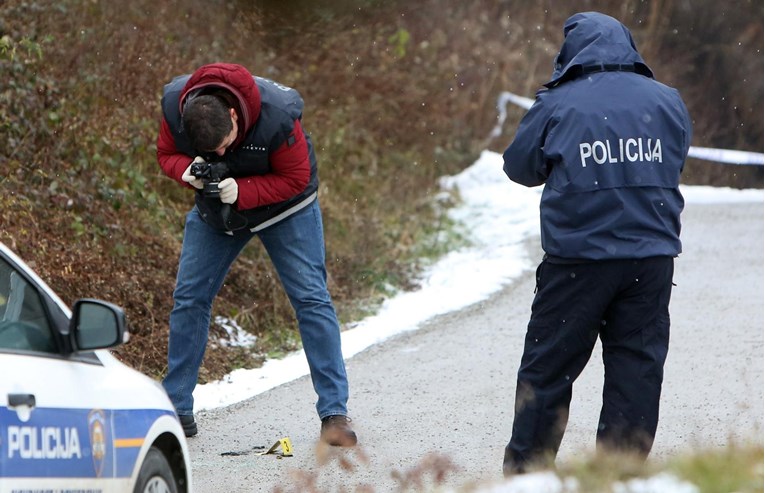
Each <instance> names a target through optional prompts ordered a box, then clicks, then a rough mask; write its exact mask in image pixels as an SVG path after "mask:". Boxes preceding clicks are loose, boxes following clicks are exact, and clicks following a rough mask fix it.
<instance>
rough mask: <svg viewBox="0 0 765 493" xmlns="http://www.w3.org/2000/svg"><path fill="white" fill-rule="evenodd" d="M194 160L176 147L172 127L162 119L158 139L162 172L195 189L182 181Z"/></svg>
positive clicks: (158, 158)
mask: <svg viewBox="0 0 765 493" xmlns="http://www.w3.org/2000/svg"><path fill="white" fill-rule="evenodd" d="M193 160H194V158H193V157H192V156H189V155H187V154H184V153H182V152H180V151H178V149H176V147H175V140H174V139H173V134H172V132H171V131H170V126H169V125H168V124H167V120H165V119H164V118H162V124H161V126H160V129H159V136H158V137H157V161H159V166H160V167H161V168H162V171H163V172H164V173H165V174H166V175H167V176H169V177H170V178H172V179H174V180H175V181H177V182H178V183H180V184H181V185H183V186H185V187H188V188H193V187H192V186H191V185H189V184H188V183H186V182H185V181H183V180H181V176H183V172H184V171H186V168H188V167H189V164H191V162H192V161H193Z"/></svg>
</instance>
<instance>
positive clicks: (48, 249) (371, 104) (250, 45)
mask: <svg viewBox="0 0 765 493" xmlns="http://www.w3.org/2000/svg"><path fill="white" fill-rule="evenodd" d="M582 3H583V4H584V5H586V8H587V9H592V10H601V11H603V12H605V13H608V14H611V15H614V16H616V17H618V18H620V19H621V20H623V21H624V22H625V23H626V24H627V25H628V26H629V27H630V28H631V29H632V32H633V35H634V36H635V39H636V42H637V45H638V47H639V49H640V51H641V54H642V55H643V57H644V58H645V59H646V61H647V62H648V64H649V65H650V66H651V67H652V69H653V70H654V72H655V73H656V75H657V78H658V79H659V80H661V81H663V82H665V83H667V84H669V85H673V86H675V87H677V88H678V89H679V90H680V91H681V93H682V94H683V96H684V98H685V99H686V102H687V103H688V106H689V110H690V112H691V115H692V116H693V118H694V139H693V144H694V145H698V146H708V147H721V148H734V149H742V150H752V151H762V148H763V114H762V108H763V53H762V49H763V30H762V29H763V6H762V3H761V2H754V1H737V2H735V8H732V7H730V6H725V7H722V6H720V4H719V2H714V1H711V0H691V1H687V2H663V1H661V0H654V1H638V0H630V1H623V2H622V1H620V2H616V1H595V0H592V1H587V2H582ZM284 5H285V4H284V3H283V2H278V1H276V0H273V1H255V2H246V1H241V0H240V1H230V2H227V1H214V2H209V1H204V2H203V1H201V0H187V1H178V0H170V1H166V2H153V1H149V0H135V1H131V2H127V3H125V2H117V1H113V0H107V1H101V2H93V1H88V0H62V1H52V0H47V1H46V0H41V1H27V0H6V1H4V2H3V3H2V5H1V6H0V73H2V74H3V77H2V82H0V123H1V126H2V133H0V168H2V169H3V173H2V175H1V176H2V178H0V192H1V194H0V207H1V208H2V211H3V213H2V214H0V241H3V242H4V243H6V244H8V245H9V246H10V247H11V248H13V249H14V250H15V251H16V252H17V253H19V254H20V255H21V256H22V257H23V258H24V259H26V260H27V261H29V262H30V263H31V264H32V265H33V267H34V268H35V269H37V270H38V272H39V273H40V274H41V276H42V277H43V278H44V279H45V280H46V281H47V282H48V283H49V284H50V285H51V286H52V287H53V288H54V289H55V290H56V291H57V292H58V293H59V294H61V295H62V297H63V299H64V300H65V301H66V302H67V303H71V302H73V301H74V300H75V299H76V298H78V297H90V296H93V297H99V298H104V299H107V300H109V301H112V302H114V303H117V304H119V305H121V306H123V307H124V308H125V309H126V312H127V315H128V319H129V320H130V325H131V330H132V332H133V338H132V339H131V342H130V343H129V344H127V345H126V346H125V347H124V348H122V349H121V350H120V351H119V353H118V356H119V357H120V358H121V359H123V360H124V361H126V362H127V363H129V364H131V365H132V366H134V367H136V368H138V369H140V370H142V371H144V372H146V373H148V374H150V375H153V376H155V377H157V378H159V377H161V376H162V373H163V371H164V365H165V352H166V347H167V340H166V339H167V318H168V315H169V312H170V309H171V307H172V290H173V286H174V279H175V269H176V263H177V257H178V253H179V251H180V239H181V235H182V221H183V217H184V214H185V212H186V211H187V209H188V208H189V207H190V204H191V202H192V199H191V197H190V194H189V193H188V192H187V191H186V190H184V189H182V188H181V187H178V186H177V185H176V184H175V183H174V182H172V181H171V180H169V179H168V178H166V177H164V176H163V175H162V174H161V172H160V170H159V166H158V165H157V163H156V155H155V152H156V148H155V140H156V133H157V130H158V121H159V118H160V108H159V98H160V96H161V91H162V86H163V85H164V84H165V83H166V82H168V81H169V80H170V79H171V78H172V77H173V76H175V75H177V74H181V73H187V72H191V71H193V70H194V69H195V68H196V67H198V66H199V65H202V64H204V63H209V62H214V61H230V62H236V63H241V64H243V65H245V66H247V67H249V68H251V70H253V72H255V73H257V74H259V75H262V76H264V77H268V78H272V79H275V80H277V81H279V82H282V83H284V84H287V85H289V86H292V87H295V88H297V89H298V90H299V91H300V92H301V93H302V95H303V96H304V99H305V101H306V111H305V114H304V124H305V127H306V129H307V130H308V131H309V132H310V133H311V135H312V138H313V140H314V144H315V146H316V149H317V155H318V159H319V169H320V171H319V174H320V179H321V183H322V185H321V189H320V195H321V203H322V208H323V211H324V214H325V227H326V241H327V252H328V258H327V264H328V271H329V274H330V288H331V290H332V294H333V296H334V298H335V300H336V302H337V306H338V310H339V313H340V317H341V320H342V321H343V322H349V321H353V320H357V319H359V318H360V317H361V316H363V314H365V313H368V311H369V310H371V309H373V308H374V306H375V303H377V302H379V301H380V300H381V299H382V297H383V296H385V295H386V294H387V293H388V292H389V290H390V289H391V287H396V288H406V287H407V286H409V285H410V284H411V281H412V280H413V279H414V278H415V276H416V274H417V272H418V268H420V266H421V262H420V261H419V260H418V259H422V258H433V257H435V256H437V255H439V253H442V252H443V251H445V250H447V249H448V248H449V247H450V245H451V243H450V242H455V241H460V239H459V238H454V237H453V236H452V235H451V234H449V233H450V231H451V230H450V225H449V223H448V221H447V220H446V219H445V217H444V215H443V213H442V210H440V208H439V207H440V205H439V204H437V203H436V202H435V200H434V196H435V193H436V192H437V191H438V188H437V179H438V177H440V176H443V175H448V174H453V173H456V172H458V171H459V170H461V169H463V168H464V167H466V166H468V165H469V164H471V163H472V162H473V161H474V160H475V159H476V157H477V156H478V153H479V152H480V151H481V150H482V149H486V148H489V149H492V150H502V149H503V148H504V146H506V145H507V143H508V142H509V141H510V139H511V138H512V133H513V131H514V128H515V125H516V124H517V121H518V119H519V118H520V116H521V115H522V111H521V110H519V109H517V108H509V112H510V115H509V118H508V121H507V122H506V125H505V129H504V133H503V135H501V136H500V137H498V138H496V139H494V140H488V139H487V136H488V135H489V132H490V130H491V128H492V127H493V126H494V124H495V122H496V108H495V102H496V97H497V95H498V94H499V92H501V91H503V90H512V91H513V92H516V93H519V94H525V95H528V96H531V95H533V93H534V91H535V90H536V89H537V88H538V87H539V84H540V83H541V82H543V81H545V80H546V79H547V78H548V77H549V75H550V72H551V66H552V58H553V57H554V55H555V53H556V52H557V48H558V46H559V44H560V41H561V36H562V34H561V27H562V24H563V21H564V20H565V18H567V17H568V16H569V15H570V14H572V13H573V12H574V11H573V10H566V9H561V8H560V7H559V4H558V3H554V2H547V1H545V2H526V1H522V0H507V1H500V0H496V1H486V0H467V1H457V0H446V1H439V0H424V1H421V2H415V3H412V2H404V1H391V2H383V1H373V0H342V1H336V2H332V1H328V0H325V1H321V2H310V1H297V2H291V3H289V6H284ZM726 5H727V4H726ZM721 9H723V10H721ZM683 179H684V181H685V182H686V183H688V184H714V185H724V186H733V187H762V185H763V176H762V168H761V167H747V168H744V167H733V166H723V165H718V164H714V163H705V162H698V161H693V160H691V161H689V163H688V165H687V168H686V171H685V173H684V178H683ZM439 233H440V234H439ZM211 255H214V252H211ZM214 314H215V315H222V316H225V317H229V318H232V319H234V320H235V321H236V322H237V323H239V324H240V325H241V326H242V327H243V328H244V329H245V330H247V331H248V332H250V333H252V334H254V335H256V336H257V337H258V344H257V348H256V351H255V354H254V355H253V354H250V353H249V352H244V351H242V350H238V349H233V348H223V347H218V345H216V346H215V347H212V346H211V347H210V349H209V351H208V353H207V356H206V359H205V363H204V369H203V373H202V378H203V380H207V379H214V378H219V377H220V376H221V375H223V374H225V373H227V372H229V371H230V370H231V369H233V368H236V367H239V366H252V365H257V364H258V363H259V361H262V359H263V358H264V357H265V356H266V355H268V354H274V353H278V352H281V351H287V350H291V349H293V348H295V347H296V345H297V344H299V340H298V335H297V329H296V326H295V324H294V322H293V319H292V313H291V308H290V307H289V303H288V301H287V299H286V297H285V296H284V295H283V293H282V291H281V289H280V287H279V286H278V283H277V281H276V277H275V275H274V273H273V270H272V269H271V267H270V263H269V261H268V259H267V257H266V256H265V254H264V252H263V251H262V248H260V246H259V245H257V244H253V245H252V246H251V247H249V248H248V250H246V255H244V256H243V257H242V258H241V259H240V260H239V261H238V262H237V264H236V265H235V267H234V269H233V270H232V272H231V274H230V276H229V278H228V280H227V282H226V285H225V286H224V288H223V290H222V292H221V294H220V296H219V298H218V301H217V302H216V305H215V306H214ZM211 334H212V335H211V337H215V338H216V339H217V338H218V337H220V336H222V335H223V330H222V329H221V328H220V327H217V326H215V327H213V331H212V332H211Z"/></svg>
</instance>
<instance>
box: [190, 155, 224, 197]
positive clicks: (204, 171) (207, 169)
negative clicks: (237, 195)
mask: <svg viewBox="0 0 765 493" xmlns="http://www.w3.org/2000/svg"><path fill="white" fill-rule="evenodd" d="M190 171H191V175H192V176H193V177H194V178H199V179H200V180H202V183H203V184H204V188H203V189H202V194H203V195H204V196H205V197H220V189H219V188H218V184H219V183H220V181H221V180H222V179H224V178H228V173H229V172H228V166H226V163H222V162H218V163H205V162H203V163H192V164H191V170H190Z"/></svg>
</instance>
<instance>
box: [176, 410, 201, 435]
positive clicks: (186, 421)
mask: <svg viewBox="0 0 765 493" xmlns="http://www.w3.org/2000/svg"><path fill="white" fill-rule="evenodd" d="M178 419H180V420H181V426H183V433H184V434H185V435H186V436H187V437H193V436H194V435H196V434H197V422H196V420H195V419H194V415H193V414H181V415H180V416H178Z"/></svg>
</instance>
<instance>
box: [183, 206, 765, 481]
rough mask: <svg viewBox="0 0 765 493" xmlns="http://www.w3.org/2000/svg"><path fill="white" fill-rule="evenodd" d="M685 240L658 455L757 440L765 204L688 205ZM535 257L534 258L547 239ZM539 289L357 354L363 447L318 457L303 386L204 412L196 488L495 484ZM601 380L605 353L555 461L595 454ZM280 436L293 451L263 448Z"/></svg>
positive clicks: (511, 294) (508, 292) (496, 299)
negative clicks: (281, 453) (439, 478)
mask: <svg viewBox="0 0 765 493" xmlns="http://www.w3.org/2000/svg"><path fill="white" fill-rule="evenodd" d="M682 240H683V245H684V253H683V254H682V255H681V256H680V257H679V258H678V259H677V261H676V273H675V283H676V285H677V286H676V287H675V288H674V291H673V298H672V302H671V305H670V311H671V317H672V334H671V342H670V352H669V357H668V360H667V364H666V367H665V383H664V392H663V398H662V409H661V418H660V423H659V430H658V433H657V437H656V442H655V445H654V449H653V452H652V455H651V459H652V460H654V459H662V458H665V457H668V456H670V455H673V454H678V453H682V452H684V451H687V450H691V449H694V448H698V447H702V448H705V447H723V446H725V445H726V444H727V443H728V442H729V440H730V439H733V440H737V441H742V440H747V439H754V440H757V441H758V443H762V436H763V204H762V203H744V204H712V205H707V204H703V205H694V204H691V205H688V206H687V207H686V211H685V212H684V213H683V233H682ZM529 248H531V249H532V250H534V251H536V250H538V249H539V246H538V238H535V239H533V241H530V242H529ZM540 256H541V255H537V254H534V257H533V258H537V257H540ZM533 288H534V284H533V272H531V271H529V272H527V273H526V274H524V275H523V276H522V277H521V278H520V279H519V280H518V281H517V282H515V283H513V284H512V285H510V286H507V287H506V288H505V289H503V290H502V291H501V292H499V293H497V294H495V295H494V296H492V297H491V298H490V299H488V300H486V301H484V302H481V303H478V304H475V305H473V306H470V307H468V308H466V309H464V310H460V311H458V312H454V313H451V314H448V315H444V316H439V317H437V318H434V319H433V320H430V321H429V322H427V323H426V324H423V326H422V327H421V328H420V329H418V330H416V331H414V332H409V333H406V334H403V335H401V336H398V337H395V338H393V339H391V340H388V341H387V342H385V343H383V344H380V345H377V346H374V347H372V348H370V349H368V350H366V351H364V352H362V353H360V354H358V355H356V356H354V357H353V358H351V359H350V360H349V361H348V363H347V365H348V372H349V378H350V385H351V400H350V402H349V407H350V413H351V416H352V417H353V419H354V424H355V428H356V430H357V431H358V434H359V438H360V445H359V447H358V448H357V449H356V450H345V451H341V452H337V451H333V453H331V454H329V455H327V454H326V453H324V451H322V450H318V452H317V438H318V432H319V420H318V417H317V416H316V413H315V410H314V400H315V395H314V393H313V390H312V387H311V384H310V379H309V378H308V377H303V378H300V379H298V380H296V381H293V382H291V383H288V384H285V385H282V386H280V387H277V388H275V389H273V390H270V391H268V392H265V393H263V394H261V395H258V396H256V397H254V398H252V399H250V400H248V401H246V402H243V403H240V404H237V405H234V406H230V407H228V408H223V409H218V410H215V411H206V412H204V413H203V414H199V415H198V421H199V428H200V433H199V435H198V436H197V437H194V438H192V439H190V440H189V445H190V448H191V453H192V461H193V475H194V481H195V484H196V491H197V492H201V493H208V492H224V491H225V492H259V491H263V492H270V491H275V490H277V488H281V491H311V489H310V486H311V485H315V486H316V490H315V491H320V492H330V491H331V492H335V491H355V490H356V489H357V487H359V486H362V485H368V486H369V487H370V489H369V490H366V491H374V492H389V491H396V489H397V486H398V485H399V484H400V482H399V480H397V479H395V478H394V473H396V472H398V474H399V475H400V476H401V477H404V478H408V480H407V479H405V480H403V481H408V482H409V484H410V485H411V484H413V483H412V481H413V480H414V479H415V478H418V477H420V478H424V482H423V487H422V489H427V488H428V487H429V486H430V485H432V484H433V483H432V480H431V479H430V478H432V474H431V473H432V472H433V471H436V470H443V469H445V468H446V464H447V462H446V461H447V460H448V461H450V462H451V463H452V464H454V465H455V466H456V467H458V468H459V471H458V472H456V473H452V474H448V475H447V476H446V480H447V483H446V484H448V485H450V486H453V487H460V486H464V485H467V484H478V483H487V482H488V483H493V482H498V481H501V480H502V472H501V471H502V467H501V466H502V456H503V449H504V446H505V444H506V443H507V441H508V440H509V438H510V429H511V425H512V417H513V412H512V406H513V396H514V391H515V373H516V371H517V369H518V364H519V362H520V357H521V350H522V345H523V337H524V333H525V328H526V323H527V321H528V316H529V310H530V304H531V299H532V296H533ZM601 385H602V370H601V366H600V353H599V348H596V351H595V354H593V358H592V359H591V361H590V364H589V366H588V367H587V368H586V369H585V371H584V373H583V374H582V376H581V377H580V378H579V380H577V382H576V384H575V385H574V398H573V402H572V408H571V415H570V419H569V425H568V428H567V432H566V435H565V437H564V440H563V445H562V449H561V452H560V455H559V461H565V460H567V458H571V457H573V456H574V455H576V454H578V453H589V452H592V451H593V450H594V440H595V427H596V423H597V419H598V414H599V411H600V389H601ZM282 437H289V438H290V439H291V442H292V446H293V453H294V456H293V457H285V458H277V456H275V455H257V452H258V450H255V449H254V448H255V447H270V446H271V445H272V444H273V443H274V442H276V441H277V440H278V439H280V438H282ZM231 453H233V455H232V454H231ZM320 459H327V462H326V463H325V464H323V465H322V464H320ZM350 466H353V467H350Z"/></svg>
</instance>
